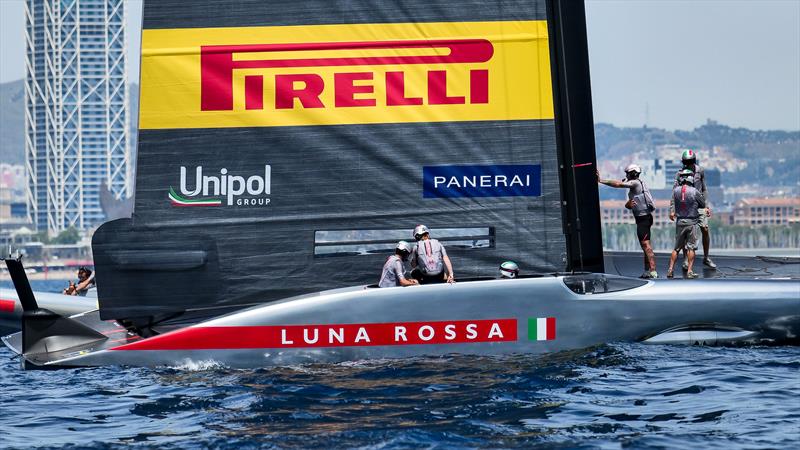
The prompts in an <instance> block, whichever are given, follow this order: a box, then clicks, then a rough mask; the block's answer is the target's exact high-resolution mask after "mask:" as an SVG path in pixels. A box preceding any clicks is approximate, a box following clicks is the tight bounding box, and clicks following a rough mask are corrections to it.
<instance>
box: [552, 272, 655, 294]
mask: <svg viewBox="0 0 800 450" xmlns="http://www.w3.org/2000/svg"><path fill="white" fill-rule="evenodd" d="M564 284H565V285H567V287H568V288H569V289H570V290H571V291H572V292H574V293H576V294H581V295H590V294H607V293H609V292H619V291H626V290H628V289H634V288H637V287H640V286H644V285H645V284H647V281H645V280H638V279H636V278H626V277H618V276H614V275H606V274H602V273H591V274H583V275H575V276H568V277H564Z"/></svg>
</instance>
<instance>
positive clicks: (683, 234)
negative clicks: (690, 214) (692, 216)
mask: <svg viewBox="0 0 800 450" xmlns="http://www.w3.org/2000/svg"><path fill="white" fill-rule="evenodd" d="M698 228H699V227H698V224H696V223H693V224H686V225H681V224H680V223H678V224H677V225H675V247H674V249H675V250H679V251H680V250H697V232H698V231H699V230H698Z"/></svg>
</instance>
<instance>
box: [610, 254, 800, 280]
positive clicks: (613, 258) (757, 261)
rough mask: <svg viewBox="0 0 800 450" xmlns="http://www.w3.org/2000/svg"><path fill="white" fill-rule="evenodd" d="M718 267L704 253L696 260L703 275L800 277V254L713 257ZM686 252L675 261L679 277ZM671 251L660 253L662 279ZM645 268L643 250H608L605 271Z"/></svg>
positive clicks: (634, 272) (632, 271)
mask: <svg viewBox="0 0 800 450" xmlns="http://www.w3.org/2000/svg"><path fill="white" fill-rule="evenodd" d="M712 259H713V260H714V262H715V263H716V264H717V268H716V270H715V269H710V268H708V267H706V266H704V265H703V260H702V256H699V257H698V258H697V259H696V260H695V264H694V267H693V269H694V271H695V272H696V273H697V274H698V275H699V276H700V278H798V279H800V257H792V258H789V257H773V256H756V257H752V256H713V257H712ZM682 261H683V255H681V256H680V257H679V258H678V261H677V262H676V263H675V278H676V279H677V278H682V277H684V276H685V274H686V272H685V271H684V270H682V269H681V263H682ZM668 266H669V253H657V254H656V267H657V268H658V274H659V277H660V278H664V277H665V276H666V274H667V267H668ZM643 268H644V257H643V256H642V253H633V252H606V253H605V269H606V270H605V271H606V273H610V274H617V275H624V276H629V277H638V276H639V275H641V274H642V272H643V271H644V270H643Z"/></svg>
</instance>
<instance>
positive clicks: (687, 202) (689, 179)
mask: <svg viewBox="0 0 800 450" xmlns="http://www.w3.org/2000/svg"><path fill="white" fill-rule="evenodd" d="M678 182H679V183H680V184H679V186H677V187H675V189H673V190H672V201H673V202H674V204H675V213H674V214H671V215H670V217H675V216H677V219H678V220H677V222H676V223H675V246H674V247H673V250H672V255H671V256H670V258H669V268H668V269H667V278H672V277H673V274H672V272H673V270H672V269H673V267H674V266H675V261H676V260H677V259H678V252H679V251H681V250H683V253H684V254H685V255H686V259H687V265H688V268H687V270H688V271H687V272H686V278H697V274H696V273H694V271H693V270H692V265H693V264H694V253H695V250H696V249H697V229H698V228H699V224H700V211H701V210H703V209H705V207H706V200H705V198H704V197H703V194H702V193H701V192H700V191H699V190H697V189H695V187H694V173H693V172H692V170H691V169H683V170H682V171H680V172H679V173H678Z"/></svg>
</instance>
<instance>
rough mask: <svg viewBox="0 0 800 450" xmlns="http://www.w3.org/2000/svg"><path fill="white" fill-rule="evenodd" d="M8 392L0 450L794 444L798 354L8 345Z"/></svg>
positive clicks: (4, 382) (672, 349) (3, 383)
mask: <svg viewBox="0 0 800 450" xmlns="http://www.w3.org/2000/svg"><path fill="white" fill-rule="evenodd" d="M32 284H33V285H34V289H37V290H51V291H54V290H58V289H60V288H61V284H63V282H53V281H41V282H32ZM2 285H3V287H7V284H6V283H2ZM0 392H1V393H0V448H3V449H6V448H31V447H41V448H123V447H124V448H129V447H133V448H137V447H138V448H152V447H158V448H174V449H185V448H237V449H238V448H244V449H247V448H273V447H274V448H309V447H348V448H349V447H356V448H461V447H525V448H530V447H534V446H535V447H539V448H623V447H624V448H644V447H647V448H711V447H713V448H726V449H728V448H792V449H795V448H800V348H798V347H774V348H770V347H749V348H713V347H689V346H646V345H642V344H610V345H603V346H598V347H592V348H587V349H583V350H577V351H570V352H562V353H556V354H550V355H545V356H536V357H532V356H527V355H526V356H522V355H520V356H512V357H502V358H478V357H464V356H451V357H444V358H418V359H406V360H382V361H363V362H353V363H343V364H334V365H329V364H328V365H309V366H296V367H283V368H275V369H258V370H232V369H228V368H225V367H220V366H215V365H213V364H207V365H205V366H203V365H199V366H190V367H165V368H159V369H141V368H133V369H131V368H123V367H104V368H91V369H73V370H61V371H51V372H38V371H37V372H33V371H30V372H26V371H22V370H20V368H19V360H18V359H16V358H14V357H13V355H12V353H11V352H10V351H9V350H7V349H5V348H2V349H0Z"/></svg>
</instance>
